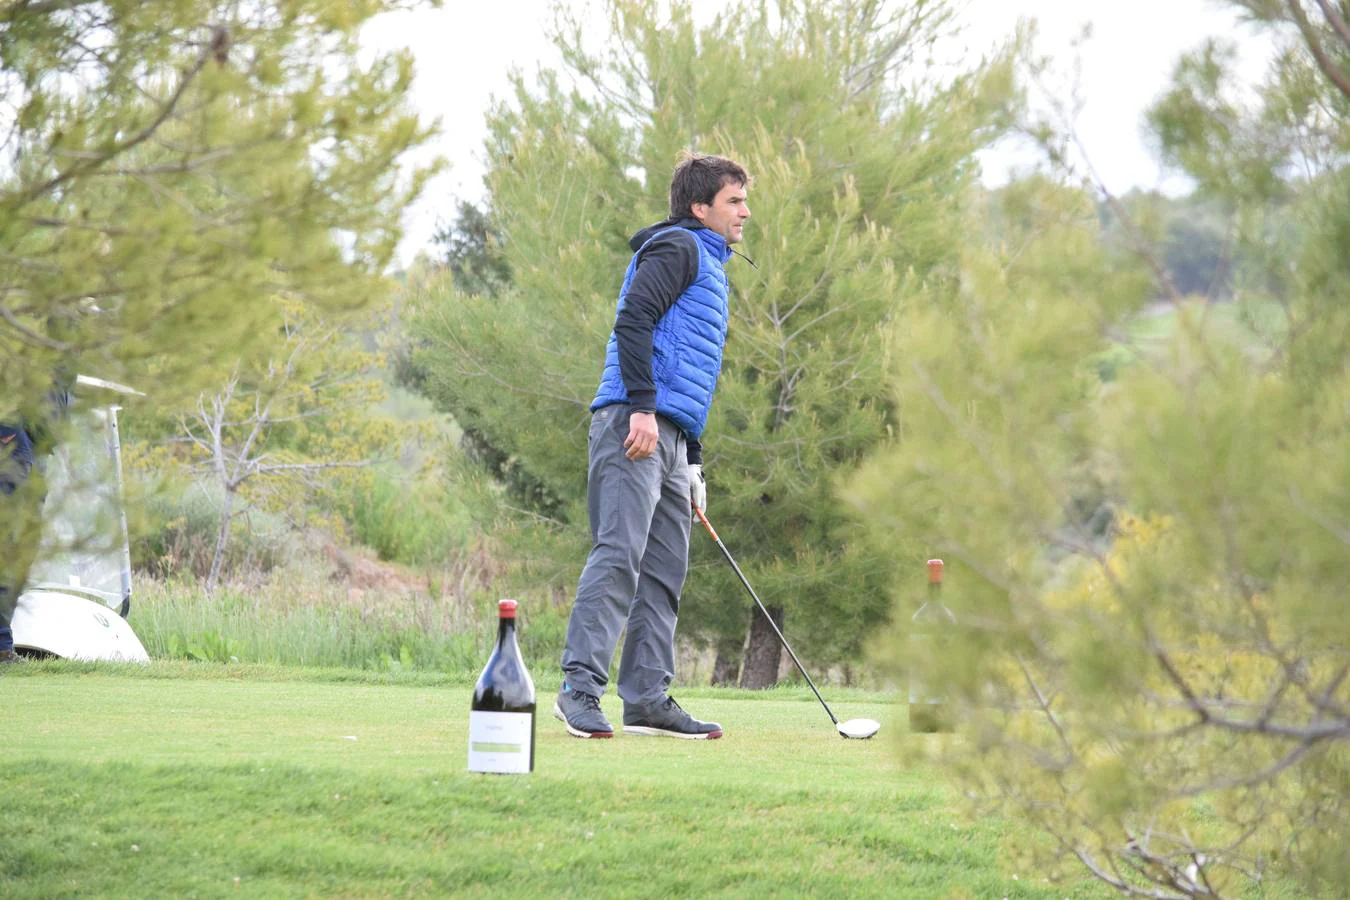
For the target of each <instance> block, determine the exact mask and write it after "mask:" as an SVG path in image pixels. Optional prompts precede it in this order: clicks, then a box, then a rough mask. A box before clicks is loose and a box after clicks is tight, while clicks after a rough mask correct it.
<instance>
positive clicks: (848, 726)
mask: <svg viewBox="0 0 1350 900" xmlns="http://www.w3.org/2000/svg"><path fill="white" fill-rule="evenodd" d="M837 727H838V728H839V734H840V735H841V736H843V737H846V738H852V739H853V740H855V741H865V740H867V739H868V738H870V737H872V736H873V735H874V734H876V733H877V731H878V730H880V728H881V723H880V722H878V721H877V720H875V719H849V720H848V721H847V722H840V723H839V724H838V726H837Z"/></svg>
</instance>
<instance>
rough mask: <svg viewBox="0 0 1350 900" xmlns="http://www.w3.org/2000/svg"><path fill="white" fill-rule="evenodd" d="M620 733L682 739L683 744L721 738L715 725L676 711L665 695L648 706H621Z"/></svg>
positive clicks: (673, 700)
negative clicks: (621, 721) (621, 724)
mask: <svg viewBox="0 0 1350 900" xmlns="http://www.w3.org/2000/svg"><path fill="white" fill-rule="evenodd" d="M623 731H624V734H641V735H648V736H650V737H673V738H682V739H684V740H686V741H715V740H717V739H718V738H720V737H721V736H722V726H721V725H718V724H717V723H716V722H700V721H699V720H698V719H695V718H694V717H693V716H691V715H689V713H687V712H685V711H684V710H682V709H680V704H678V703H676V702H675V698H674V697H669V696H667V697H666V698H665V699H664V700H662V701H660V702H659V703H656V704H654V705H652V706H641V707H640V706H629V705H628V704H627V703H625V704H624V706H623Z"/></svg>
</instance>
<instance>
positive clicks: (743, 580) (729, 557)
mask: <svg viewBox="0 0 1350 900" xmlns="http://www.w3.org/2000/svg"><path fill="white" fill-rule="evenodd" d="M694 514H695V515H697V516H698V520H699V521H700V522H702V523H703V527H704V528H706V529H707V530H708V534H709V536H710V537H712V539H713V541H714V542H715V543H716V544H717V548H718V549H719V550H721V551H722V555H723V556H725V557H726V558H727V562H729V563H731V568H732V569H733V570H734V571H735V573H736V577H737V578H739V579H740V580H741V584H743V585H745V589H746V590H747V591H749V592H750V597H751V599H753V600H754V601H755V605H756V606H758V607H759V611H760V612H761V613H763V614H764V621H766V622H768V623H769V627H770V628H772V629H773V633H774V634H776V635H778V641H779V643H781V644H782V645H783V649H784V650H786V651H787V652H788V656H790V657H792V661H793V663H795V664H796V666H797V671H798V672H801V673H802V677H803V678H805V679H806V683H807V684H809V685H810V686H811V693H813V694H815V695H816V699H817V700H819V701H820V705H821V706H823V707H825V713H826V714H827V715H828V716H829V717H830V721H831V722H833V723H834V724H835V725H838V724H839V720H838V719H836V718H835V716H834V712H833V711H832V710H831V709H830V705H829V704H828V703H826V702H825V698H824V697H822V696H821V695H820V691H818V690H816V683H815V682H814V681H812V680H811V676H810V675H808V674H806V667H805V666H803V665H802V661H801V660H800V659H798V658H797V654H795V653H793V652H792V646H791V645H790V644H789V643H788V642H787V638H786V637H784V636H783V632H782V631H780V630H779V628H778V623H777V622H775V621H774V620H773V616H771V615H769V611H768V610H767V609H765V608H764V604H763V602H761V601H760V599H759V594H756V593H755V589H754V588H752V587H751V586H750V580H749V579H748V578H746V577H745V573H744V572H742V571H741V567H740V566H738V565H736V560H735V559H734V558H733V557H732V555H731V551H730V550H728V549H727V545H726V544H724V543H722V539H721V538H719V537H718V536H717V532H716V531H715V530H714V529H713V527H712V523H711V522H709V521H708V517H707V516H705V515H704V514H703V510H701V509H699V508H698V507H697V506H695V507H694Z"/></svg>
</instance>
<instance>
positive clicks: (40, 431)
mask: <svg viewBox="0 0 1350 900" xmlns="http://www.w3.org/2000/svg"><path fill="white" fill-rule="evenodd" d="M70 380H71V379H69V378H66V377H64V376H63V375H59V376H58V378H57V382H58V383H57V385H56V386H55V387H53V388H52V390H51V391H50V392H48V394H47V398H46V403H45V411H44V412H43V413H42V414H40V415H23V414H22V413H14V414H12V415H10V416H8V417H6V418H7V420H8V421H7V422H0V664H3V663H8V662H14V661H15V660H16V659H17V658H18V657H17V655H16V654H15V652H14V631H13V629H12V628H11V627H10V625H11V622H12V621H13V618H14V608H15V607H16V606H17V605H18V603H19V595H20V594H22V593H23V588H24V584H25V583H26V582H27V580H28V570H29V569H30V568H31V567H32V565H33V560H34V559H36V558H37V553H38V548H39V546H40V545H41V542H42V503H43V501H44V500H45V499H46V496H47V491H46V485H45V481H44V479H43V472H42V467H41V466H40V465H39V460H41V459H42V458H43V457H44V456H45V455H46V454H48V453H50V452H51V451H52V449H53V448H54V445H55V435H54V426H55V424H56V423H57V422H58V421H59V420H61V419H63V418H64V417H65V415H66V411H67V409H69V407H70V404H71V394H70V390H69V382H70ZM44 420H46V421H44Z"/></svg>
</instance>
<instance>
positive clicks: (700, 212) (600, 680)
mask: <svg viewBox="0 0 1350 900" xmlns="http://www.w3.org/2000/svg"><path fill="white" fill-rule="evenodd" d="M749 185H750V178H749V176H748V175H747V174H746V172H745V170H744V169H743V168H741V167H740V166H739V165H737V164H736V163H734V162H732V161H731V160H729V159H724V158H722V157H718V156H698V155H694V154H683V155H682V157H681V159H680V161H679V164H678V165H677V166H676V168H675V173H674V175H673V177H672V178H671V182H670V218H669V219H667V220H666V221H664V222H660V223H658V224H656V225H652V226H650V227H649V228H644V229H642V230H641V231H639V232H638V233H637V234H635V235H633V237H632V239H631V240H630V241H629V246H630V247H632V249H633V259H632V261H631V262H630V263H629V264H628V270H627V272H626V273H625V275H624V280H623V287H622V288H621V289H620V291H619V303H618V311H617V313H616V316H615V322H614V330H613V331H612V332H611V333H610V336H609V343H608V344H607V346H606V348H605V368H604V371H603V373H602V374H601V377H600V389H599V390H598V391H597V392H596V396H595V400H594V401H593V402H592V403H591V413H592V416H591V426H590V434H589V438H588V440H589V469H588V481H587V492H586V497H587V509H588V512H589V514H590V522H591V538H592V546H591V552H590V555H589V556H588V557H587V559H586V566H585V568H584V569H583V570H582V572H581V581H580V583H579V584H578V586H577V596H576V602H575V604H574V605H573V607H572V617H571V620H570V621H569V623H568V626H567V646H566V647H565V648H564V650H563V658H562V669H563V679H564V680H563V686H562V690H561V691H560V692H559V693H558V698H557V701H556V702H555V704H554V707H553V712H554V715H555V716H557V717H558V718H559V719H561V720H562V721H563V722H565V723H566V724H567V730H568V732H570V733H571V734H573V735H575V736H576V737H580V738H608V737H613V736H614V727H613V726H612V725H610V723H609V721H608V720H606V718H605V716H604V714H603V713H602V712H601V710H600V696H601V694H603V693H604V690H605V685H606V684H607V683H608V681H609V664H610V662H611V661H612V660H613V658H614V648H615V646H616V645H617V644H618V640H619V633H620V631H622V630H623V628H624V626H625V625H627V636H626V637H625V639H624V647H623V656H622V658H621V659H620V661H619V696H620V697H621V698H623V725H624V731H625V732H627V733H629V734H641V735H658V736H664V737H677V738H686V739H695V740H706V739H710V738H719V737H721V736H722V726H720V725H717V724H716V723H713V722H700V721H698V720H697V719H695V718H693V717H692V716H690V715H689V714H688V713H686V712H685V711H684V710H683V709H681V708H680V707H679V705H678V704H677V703H676V702H675V701H674V699H673V698H671V697H670V696H669V695H668V694H667V693H666V690H667V688H668V687H669V686H670V682H671V679H672V678H673V677H674V675H675V623H676V620H677V617H678V612H679V606H680V589H681V588H682V587H683V585H684V576H685V570H686V569H687V568H688V565H689V530H690V522H691V518H690V504H691V503H692V504H693V505H694V506H697V507H698V508H699V509H703V508H704V503H705V499H706V488H705V485H704V481H703V447H702V444H701V443H700V437H701V436H702V434H703V426H704V424H705V423H706V422H707V420H708V409H709V408H710V407H711V405H712V398H713V391H714V390H715V389H716V387H717V378H718V375H719V374H720V373H721V370H722V347H723V345H724V344H725V343H726V334H727V318H728V313H727V294H728V287H727V276H726V273H725V272H724V271H723V266H724V265H725V264H726V262H727V260H729V259H730V258H731V255H732V250H731V245H732V244H735V243H738V242H739V241H740V240H741V231H742V229H743V227H744V225H745V220H746V219H748V218H750V208H749V207H748V206H747V205H746V190H747V188H748V187H749Z"/></svg>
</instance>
